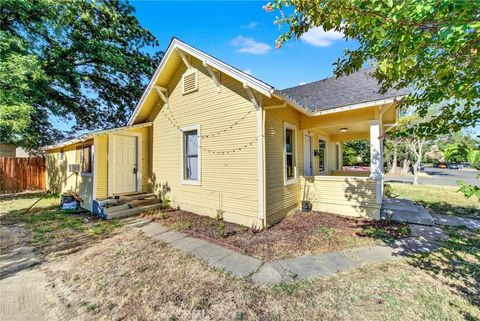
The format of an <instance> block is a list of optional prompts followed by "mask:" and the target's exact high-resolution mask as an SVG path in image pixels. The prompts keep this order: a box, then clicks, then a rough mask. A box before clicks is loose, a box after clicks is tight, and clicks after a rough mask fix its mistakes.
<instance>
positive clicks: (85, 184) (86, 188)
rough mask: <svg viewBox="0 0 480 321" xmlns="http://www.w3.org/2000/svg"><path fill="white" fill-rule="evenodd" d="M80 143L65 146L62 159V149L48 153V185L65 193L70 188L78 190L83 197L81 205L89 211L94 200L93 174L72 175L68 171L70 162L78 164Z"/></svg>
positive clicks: (49, 188) (58, 191)
mask: <svg viewBox="0 0 480 321" xmlns="http://www.w3.org/2000/svg"><path fill="white" fill-rule="evenodd" d="M82 144H85V143H79V144H72V145H69V146H66V147H63V151H64V157H63V160H62V159H61V149H54V150H50V151H48V152H47V153H46V165H45V167H46V172H47V174H46V185H47V189H48V190H51V191H52V192H55V193H63V192H65V191H68V190H72V191H76V192H77V194H78V195H80V197H81V198H82V199H83V202H82V204H81V206H82V207H83V208H85V209H87V210H89V211H91V210H92V201H93V175H88V174H78V175H72V176H71V177H70V178H68V179H67V180H66V181H64V180H65V179H66V178H67V177H68V176H70V175H71V174H72V173H71V172H69V171H68V165H69V164H77V163H78V162H77V160H76V156H75V155H76V150H75V148H76V147H77V146H79V145H82Z"/></svg>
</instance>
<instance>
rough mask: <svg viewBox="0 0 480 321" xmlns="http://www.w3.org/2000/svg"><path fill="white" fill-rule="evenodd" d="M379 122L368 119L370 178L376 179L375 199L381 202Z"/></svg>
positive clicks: (381, 148)
mask: <svg viewBox="0 0 480 321" xmlns="http://www.w3.org/2000/svg"><path fill="white" fill-rule="evenodd" d="M381 126H382V124H381V122H380V121H379V120H371V121H370V178H373V179H375V180H376V185H377V186H376V199H377V203H378V204H382V197H383V140H382V139H381V138H380V135H381V129H382V128H381Z"/></svg>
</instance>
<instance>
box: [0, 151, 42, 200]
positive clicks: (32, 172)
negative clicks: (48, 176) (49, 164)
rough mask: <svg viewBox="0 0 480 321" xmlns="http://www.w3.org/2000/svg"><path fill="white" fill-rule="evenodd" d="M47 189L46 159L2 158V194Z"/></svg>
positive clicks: (0, 188)
mask: <svg viewBox="0 0 480 321" xmlns="http://www.w3.org/2000/svg"><path fill="white" fill-rule="evenodd" d="M44 189H45V158H43V157H0V194H10V193H19V192H23V191H27V190H44Z"/></svg>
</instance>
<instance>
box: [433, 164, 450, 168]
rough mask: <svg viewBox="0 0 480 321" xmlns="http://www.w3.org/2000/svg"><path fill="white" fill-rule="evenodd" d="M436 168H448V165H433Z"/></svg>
mask: <svg viewBox="0 0 480 321" xmlns="http://www.w3.org/2000/svg"><path fill="white" fill-rule="evenodd" d="M435 167H436V168H448V165H447V163H438V164H437V165H435Z"/></svg>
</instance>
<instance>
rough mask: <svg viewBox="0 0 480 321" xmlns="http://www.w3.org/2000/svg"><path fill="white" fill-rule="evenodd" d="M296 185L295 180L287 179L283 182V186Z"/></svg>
mask: <svg viewBox="0 0 480 321" xmlns="http://www.w3.org/2000/svg"><path fill="white" fill-rule="evenodd" d="M296 183H297V179H296V178H291V179H288V180H286V181H285V182H284V185H292V184H296Z"/></svg>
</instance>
